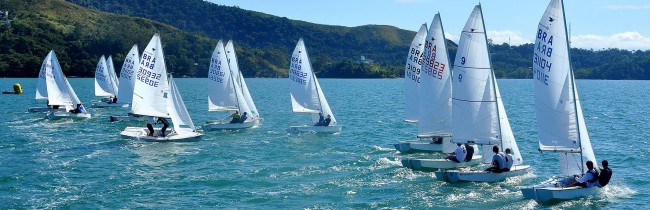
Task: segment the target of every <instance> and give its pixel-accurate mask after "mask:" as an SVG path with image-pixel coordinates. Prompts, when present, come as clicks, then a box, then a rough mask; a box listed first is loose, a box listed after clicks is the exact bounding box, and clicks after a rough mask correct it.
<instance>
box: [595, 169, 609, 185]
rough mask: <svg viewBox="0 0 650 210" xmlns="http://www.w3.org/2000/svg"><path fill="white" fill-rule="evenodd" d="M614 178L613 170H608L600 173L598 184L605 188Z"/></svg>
mask: <svg viewBox="0 0 650 210" xmlns="http://www.w3.org/2000/svg"><path fill="white" fill-rule="evenodd" d="M611 178H612V169H610V168H606V169H603V170H601V171H600V175H599V176H598V183H600V186H603V187H604V186H605V185H607V184H608V183H609V179H611Z"/></svg>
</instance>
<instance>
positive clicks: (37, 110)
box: [27, 106, 65, 113]
mask: <svg viewBox="0 0 650 210" xmlns="http://www.w3.org/2000/svg"><path fill="white" fill-rule="evenodd" d="M59 110H63V111H65V106H61V107H60V108H58V109H53V108H47V107H32V108H29V109H27V111H28V112H30V113H40V112H51V111H59Z"/></svg>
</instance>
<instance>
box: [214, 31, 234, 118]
mask: <svg viewBox="0 0 650 210" xmlns="http://www.w3.org/2000/svg"><path fill="white" fill-rule="evenodd" d="M232 77H233V75H232V71H231V70H230V67H229V65H228V59H227V58H226V52H225V49H224V46H223V42H222V41H221V40H219V42H218V43H217V46H216V47H215V48H214V51H213V52H212V58H211V60H210V69H209V70H208V110H209V111H228V110H239V103H238V101H237V95H236V93H235V91H234V90H235V83H233V78H232Z"/></svg>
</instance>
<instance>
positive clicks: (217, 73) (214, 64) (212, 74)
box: [208, 59, 226, 83]
mask: <svg viewBox="0 0 650 210" xmlns="http://www.w3.org/2000/svg"><path fill="white" fill-rule="evenodd" d="M225 75H226V74H225V73H224V72H223V71H221V61H220V60H218V59H211V61H210V70H209V71H208V79H210V80H212V81H215V82H218V83H223V81H224V76H225Z"/></svg>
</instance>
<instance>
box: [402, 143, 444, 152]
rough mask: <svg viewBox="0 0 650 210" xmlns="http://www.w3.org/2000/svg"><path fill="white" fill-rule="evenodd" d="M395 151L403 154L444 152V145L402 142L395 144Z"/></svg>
mask: <svg viewBox="0 0 650 210" xmlns="http://www.w3.org/2000/svg"><path fill="white" fill-rule="evenodd" d="M394 146H395V149H396V150H397V151H400V152H401V153H413V152H442V144H436V143H431V142H421V141H419V142H418V141H400V142H399V143H397V144H394Z"/></svg>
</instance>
